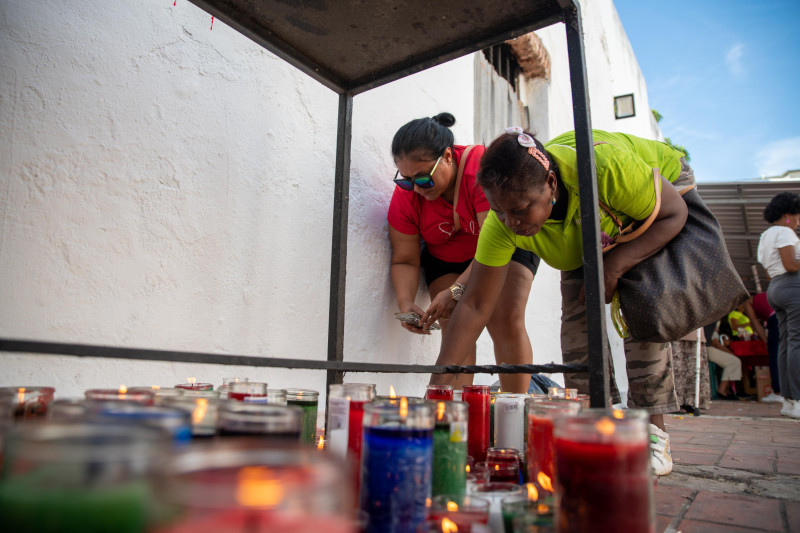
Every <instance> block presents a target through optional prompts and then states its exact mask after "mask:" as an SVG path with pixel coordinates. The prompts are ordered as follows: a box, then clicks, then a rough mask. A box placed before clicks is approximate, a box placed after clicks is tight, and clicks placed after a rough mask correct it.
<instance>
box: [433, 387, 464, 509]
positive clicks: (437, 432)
mask: <svg viewBox="0 0 800 533" xmlns="http://www.w3.org/2000/svg"><path fill="white" fill-rule="evenodd" d="M466 488H467V406H466V404H464V403H463V402H437V410H436V426H435V427H434V430H433V483H432V490H431V492H432V494H433V495H434V496H437V495H439V494H448V495H458V494H464V493H465V492H466Z"/></svg>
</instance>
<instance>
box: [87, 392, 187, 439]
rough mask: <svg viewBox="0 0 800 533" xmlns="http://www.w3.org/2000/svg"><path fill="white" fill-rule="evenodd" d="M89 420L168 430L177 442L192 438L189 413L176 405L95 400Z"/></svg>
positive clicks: (88, 412) (89, 409)
mask: <svg viewBox="0 0 800 533" xmlns="http://www.w3.org/2000/svg"><path fill="white" fill-rule="evenodd" d="M86 417H87V420H89V421H101V422H113V423H118V424H126V425H128V424H130V425H137V426H144V427H152V428H157V429H160V430H166V432H167V433H169V434H170V435H172V438H173V440H174V442H175V443H176V444H179V445H180V444H186V443H188V442H189V441H191V440H192V424H191V419H190V417H189V414H188V413H186V412H185V411H182V410H181V409H177V408H175V407H165V406H159V405H142V404H139V403H135V402H125V401H122V402H120V401H116V402H93V403H91V404H90V405H89V407H88V411H87V413H86Z"/></svg>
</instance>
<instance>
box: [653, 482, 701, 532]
mask: <svg viewBox="0 0 800 533" xmlns="http://www.w3.org/2000/svg"><path fill="white" fill-rule="evenodd" d="M693 492H694V490H692V489H690V488H687V487H680V486H669V485H662V484H658V485H656V490H655V498H656V514H657V515H669V516H675V515H676V514H678V512H680V511H681V509H682V508H683V506H684V504H686V503H687V502H689V501H690V499H691V497H692V493H693ZM658 531H663V530H658Z"/></svg>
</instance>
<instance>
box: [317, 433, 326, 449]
mask: <svg viewBox="0 0 800 533" xmlns="http://www.w3.org/2000/svg"><path fill="white" fill-rule="evenodd" d="M324 448H325V437H323V436H322V435H320V436H319V443H317V449H318V450H322V449H324Z"/></svg>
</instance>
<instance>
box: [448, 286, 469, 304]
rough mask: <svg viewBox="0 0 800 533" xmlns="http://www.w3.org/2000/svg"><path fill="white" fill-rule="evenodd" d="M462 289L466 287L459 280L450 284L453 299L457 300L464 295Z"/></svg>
mask: <svg viewBox="0 0 800 533" xmlns="http://www.w3.org/2000/svg"><path fill="white" fill-rule="evenodd" d="M464 289H466V287H464V285H462V284H461V283H459V282H455V283H453V284H452V285H450V294H452V295H453V300H455V301H459V300H460V299H461V297H462V296H463V295H464Z"/></svg>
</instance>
